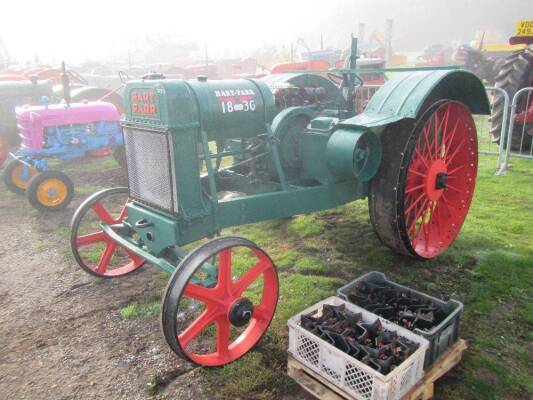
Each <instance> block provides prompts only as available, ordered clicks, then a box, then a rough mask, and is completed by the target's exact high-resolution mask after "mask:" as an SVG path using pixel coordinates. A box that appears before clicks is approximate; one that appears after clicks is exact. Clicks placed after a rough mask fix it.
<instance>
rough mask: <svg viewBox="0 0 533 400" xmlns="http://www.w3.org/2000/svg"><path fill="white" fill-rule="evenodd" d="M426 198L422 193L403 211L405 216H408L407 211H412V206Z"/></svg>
mask: <svg viewBox="0 0 533 400" xmlns="http://www.w3.org/2000/svg"><path fill="white" fill-rule="evenodd" d="M425 196H426V193H422V194H421V195H420V196H418V198H417V199H416V200H415V201H414V202H413V203H412V204H411V205H410V206H409V207H408V208H407V210H405V215H407V214H409V211H411V210H412V209H413V207H414V206H416V204H417V203H418V202H419V201H420V200H421V199H422V198H423V197H425Z"/></svg>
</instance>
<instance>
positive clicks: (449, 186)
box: [446, 183, 461, 193]
mask: <svg viewBox="0 0 533 400" xmlns="http://www.w3.org/2000/svg"><path fill="white" fill-rule="evenodd" d="M446 187H447V188H450V189H452V190H455V191H456V192H458V193H461V190H459V189H457V188H456V187H455V186H453V185H450V184H449V183H448V184H446Z"/></svg>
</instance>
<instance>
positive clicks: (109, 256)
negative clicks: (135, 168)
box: [70, 187, 145, 278]
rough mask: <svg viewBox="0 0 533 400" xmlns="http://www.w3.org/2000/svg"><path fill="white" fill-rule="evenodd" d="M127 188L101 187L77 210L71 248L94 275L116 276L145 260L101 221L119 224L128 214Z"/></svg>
mask: <svg viewBox="0 0 533 400" xmlns="http://www.w3.org/2000/svg"><path fill="white" fill-rule="evenodd" d="M127 201H128V189H127V188H122V187H119V188H112V189H106V190H102V191H100V192H97V193H95V194H93V195H92V196H90V197H89V198H88V199H87V200H85V201H84V202H83V203H82V204H81V205H80V207H79V208H78V209H77V210H76V213H75V214H74V217H73V218H72V223H71V232H70V247H71V250H72V254H73V256H74V258H75V259H76V261H77V263H78V264H79V266H80V267H81V268H82V269H83V270H84V271H85V272H88V273H89V274H91V275H96V276H99V277H103V278H113V277H118V276H123V275H126V274H128V273H130V272H133V271H135V270H136V269H138V268H140V267H141V266H142V265H143V264H144V263H145V260H144V259H143V258H141V257H139V256H138V255H136V254H134V253H132V252H131V251H129V250H127V249H125V248H123V247H121V246H119V245H118V244H117V243H116V242H115V241H113V240H112V239H111V238H110V237H109V236H108V235H107V234H106V233H105V232H104V231H102V229H101V227H100V223H101V222H104V223H106V224H119V223H120V222H122V221H123V220H124V219H125V218H126V217H127V208H126V206H125V204H126V203H127Z"/></svg>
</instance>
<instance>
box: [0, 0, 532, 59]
mask: <svg viewBox="0 0 533 400" xmlns="http://www.w3.org/2000/svg"><path fill="white" fill-rule="evenodd" d="M387 18H392V19H394V28H393V46H394V47H395V48H396V49H397V50H402V51H415V50H420V49H421V48H423V47H424V46H426V45H430V44H433V43H444V44H451V42H452V41H457V42H460V43H466V42H469V41H470V40H471V39H472V38H473V36H474V33H475V31H476V30H485V29H490V30H496V31H499V32H500V33H501V35H502V38H503V39H505V38H507V37H508V36H510V35H512V34H513V32H514V26H515V23H516V21H517V20H519V19H533V0H375V1H371V0H367V1H360V0H352V1H349V0H327V1H323V0H317V1H310V0H308V1H301V0H295V1H288V0H267V1H265V0H261V1H258V0H248V1H243V0H237V1H230V0H226V1H206V0H194V1H190V2H185V1H179V0H174V1H164V0H151V1H147V0H144V1H140V0H130V1H127V2H123V1H112V0H106V1H104V0H84V1H81V0H70V1H66V0H56V1H49V2H48V1H42V0H25V1H24V2H22V1H21V2H17V3H13V2H7V3H6V4H4V5H3V8H2V11H1V13H0V38H2V39H3V41H4V43H5V45H6V47H7V48H8V50H9V52H10V53H11V55H12V57H13V58H16V59H17V60H19V61H27V60H29V59H31V58H33V57H35V56H36V55H38V56H39V57H40V58H41V60H43V61H47V62H57V61H58V60H62V59H67V60H69V61H70V62H81V61H84V60H87V59H105V58H109V57H110V56H112V55H116V54H119V53H124V52H127V51H128V50H129V51H132V50H133V49H135V42H138V41H139V40H140V39H141V38H144V37H146V36H147V35H171V36H172V37H177V38H180V39H181V38H182V39H183V40H184V41H194V42H197V43H199V44H200V46H201V47H203V46H204V45H206V44H207V46H208V48H209V49H210V51H212V52H213V53H215V54H222V53H231V52H239V51H241V52H244V51H249V50H252V49H254V48H256V47H258V46H260V45H262V44H276V45H286V46H287V45H290V43H291V42H294V41H295V40H296V39H297V38H298V37H303V38H304V39H305V40H306V41H307V43H308V44H309V45H310V47H312V48H318V47H319V45H320V36H321V35H323V38H324V43H325V45H326V46H336V47H345V46H346V45H347V44H348V41H349V34H350V32H354V33H356V32H357V24H358V23H359V22H365V23H366V32H367V35H368V34H370V33H371V32H372V31H373V30H374V29H378V30H380V31H382V32H383V31H384V28H385V19H387Z"/></svg>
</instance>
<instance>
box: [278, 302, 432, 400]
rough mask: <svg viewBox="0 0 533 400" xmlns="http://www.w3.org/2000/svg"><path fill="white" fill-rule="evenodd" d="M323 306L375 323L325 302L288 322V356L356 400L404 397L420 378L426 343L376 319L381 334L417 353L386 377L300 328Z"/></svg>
mask: <svg viewBox="0 0 533 400" xmlns="http://www.w3.org/2000/svg"><path fill="white" fill-rule="evenodd" d="M324 304H331V305H335V306H338V305H341V304H345V305H346V309H347V310H350V311H352V312H354V313H361V314H362V316H363V321H364V322H372V321H375V320H376V318H378V317H376V316H375V315H374V314H372V313H370V312H368V311H366V310H364V309H363V308H360V307H357V306H355V305H353V304H351V303H349V302H347V301H344V300H342V299H341V298H339V297H330V298H327V299H325V300H323V301H321V302H319V303H317V304H315V305H314V306H311V307H309V308H307V309H305V310H304V311H302V312H300V313H298V314H296V315H295V316H294V317H292V318H291V319H289V322H288V326H289V353H290V354H291V355H292V357H294V358H295V359H296V360H298V361H299V362H301V363H302V364H303V365H304V366H306V367H308V368H310V369H312V370H313V371H315V372H317V373H318V374H320V375H321V376H323V377H324V378H325V379H326V380H328V381H329V382H331V383H333V384H334V385H336V386H338V387H339V388H340V389H342V390H343V391H345V392H346V393H348V394H350V395H351V396H353V397H354V398H356V399H360V400H396V399H400V398H401V397H402V396H403V395H404V394H405V393H407V392H408V391H409V390H410V389H411V388H412V387H413V386H414V385H415V384H416V383H417V382H418V381H419V380H420V379H421V378H422V376H423V374H424V356H425V354H426V351H427V349H428V346H429V343H428V341H427V340H426V339H424V338H423V337H420V336H418V335H415V334H414V333H413V332H410V331H409V330H407V329H405V328H402V327H399V326H397V325H394V324H392V323H391V322H388V321H386V320H385V319H383V318H379V319H380V321H381V323H382V325H383V328H384V330H386V331H396V332H397V334H398V336H399V337H403V338H406V339H408V340H410V341H411V342H414V343H418V344H419V347H418V349H417V350H416V351H415V352H414V353H413V354H411V355H410V356H409V357H408V358H407V360H405V361H404V362H403V363H401V364H400V365H399V366H397V367H396V368H394V369H393V370H392V371H391V372H389V373H388V374H387V375H383V374H381V373H380V372H378V371H376V370H375V369H373V368H371V367H369V366H368V365H366V364H363V363H362V362H361V361H359V360H357V359H355V358H354V357H352V356H351V355H349V354H346V353H344V352H342V351H341V350H339V349H337V348H336V347H335V346H333V345H331V344H329V343H328V342H326V341H324V340H323V339H321V338H319V337H318V336H316V335H314V334H313V333H311V332H309V331H307V330H306V329H304V328H302V327H301V326H300V319H301V316H302V315H304V314H314V313H317V312H320V311H321V310H322V306H323V305H324Z"/></svg>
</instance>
